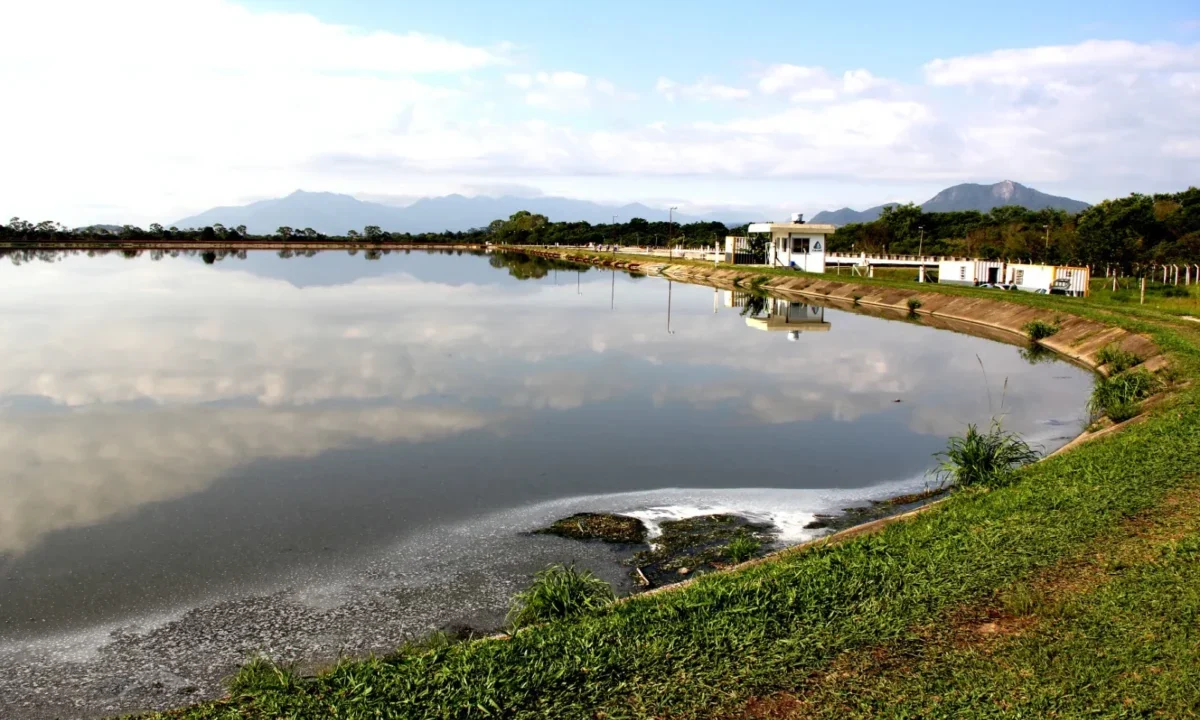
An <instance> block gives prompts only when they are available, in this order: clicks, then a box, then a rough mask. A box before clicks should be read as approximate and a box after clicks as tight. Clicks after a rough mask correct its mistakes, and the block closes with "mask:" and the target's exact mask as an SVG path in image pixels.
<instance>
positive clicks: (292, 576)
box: [0, 252, 1091, 708]
mask: <svg viewBox="0 0 1200 720" xmlns="http://www.w3.org/2000/svg"><path fill="white" fill-rule="evenodd" d="M498 265H500V267H497V266H498ZM502 265H503V263H502V262H500V261H499V260H497V259H495V258H489V257H486V256H477V255H470V254H465V255H443V254H425V253H416V252H414V253H412V254H401V253H395V254H391V255H387V256H383V257H382V258H380V259H377V260H367V259H365V258H364V257H363V256H362V255H361V254H360V255H358V256H354V257H351V256H348V255H347V254H345V253H333V252H327V253H321V254H318V255H317V256H316V257H310V258H304V257H297V258H290V259H282V258H279V257H277V256H276V255H275V254H274V253H266V252H251V253H250V254H249V256H248V257H247V258H246V259H244V260H238V259H235V258H229V259H225V260H223V261H220V262H218V263H216V264H215V265H206V264H204V263H203V262H202V261H201V260H200V259H199V258H189V257H179V258H171V257H167V258H163V259H161V260H158V261H155V260H152V259H151V258H150V257H148V256H142V257H138V258H133V259H126V258H123V257H121V256H119V255H108V256H103V257H94V258H89V257H86V256H80V255H76V256H70V257H66V258H63V259H60V260H58V261H57V262H41V261H37V262H28V263H24V264H21V265H20V266H17V265H13V264H10V263H7V262H5V263H4V264H3V265H0V342H2V343H3V347H4V348H5V352H4V354H3V356H2V357H0V498H3V499H2V500H0V661H2V660H3V654H4V653H9V657H20V658H21V662H22V663H34V664H36V663H42V666H43V667H53V665H54V663H66V662H77V663H85V662H89V661H90V660H89V659H90V658H91V659H94V657H95V653H101V656H102V654H103V653H104V651H105V650H104V649H105V647H106V646H110V645H114V644H119V643H117V639H120V642H122V643H127V644H128V643H132V642H134V640H130V638H134V639H135V640H136V641H137V642H138V643H140V645H138V647H139V648H140V650H138V651H139V652H144V653H147V656H146V657H147V660H146V661H147V662H150V660H151V659H154V658H156V657H158V659H159V660H161V661H162V663H160V664H164V666H169V667H170V669H171V672H172V673H174V676H178V677H182V678H184V679H186V680H187V681H188V682H191V683H193V685H196V686H198V687H199V688H201V693H202V694H203V693H208V692H210V690H209V681H210V679H211V678H210V677H209V676H211V675H212V674H213V673H216V672H218V671H219V670H222V668H218V669H217V670H212V668H209V669H208V671H207V672H208V673H209V675H205V674H204V673H203V672H199V671H197V672H198V673H199V674H198V675H196V676H195V677H193V676H191V675H188V673H189V672H190V671H191V670H190V666H189V663H191V664H192V665H195V664H196V663H198V662H200V660H199V659H197V658H195V657H191V656H189V655H188V654H187V653H186V652H185V651H182V650H181V651H178V652H176V651H172V652H174V653H175V654H170V653H167V651H166V650H164V649H163V648H161V647H158V646H155V644H154V641H155V638H157V637H158V635H156V634H155V633H162V632H166V631H164V630H163V628H164V627H173V628H177V627H178V626H180V625H181V624H186V623H188V622H200V621H201V620H203V618H201V616H202V615H203V611H202V610H195V609H196V608H201V609H203V608H218V607H225V610H226V612H227V613H230V614H231V616H233V617H236V618H237V622H240V623H242V624H253V623H254V622H256V621H255V620H254V617H257V616H254V615H253V614H245V613H249V612H250V611H247V610H245V609H244V605H238V604H237V603H238V602H244V601H245V599H246V598H251V597H253V598H259V599H262V598H268V599H269V600H262V602H266V603H268V605H269V606H270V607H269V610H266V611H264V612H269V613H272V615H271V616H272V617H282V616H287V613H294V614H296V616H297V617H300V616H303V620H302V621H297V622H296V624H295V627H284V628H282V629H279V630H278V631H277V632H276V631H272V632H271V633H264V634H262V635H261V636H257V635H256V636H254V637H251V638H249V639H246V638H241V639H236V642H233V641H231V643H232V645H235V646H236V648H235V649H234V650H230V651H229V652H230V653H242V654H243V655H244V654H245V653H246V652H247V650H248V649H250V648H256V647H257V648H259V649H265V650H268V651H271V652H275V651H279V652H284V651H285V650H286V652H287V653H291V655H292V656H294V657H297V658H304V657H306V656H314V655H315V656H327V657H330V656H333V655H335V654H336V653H337V652H342V651H350V652H353V651H361V650H370V649H386V647H387V646H388V644H389V643H393V644H394V643H395V642H397V641H398V640H397V638H399V637H402V636H404V635H406V634H411V633H419V632H425V631H427V630H428V629H430V628H433V627H437V626H439V625H442V624H445V623H447V622H468V623H474V624H483V625H487V624H489V623H495V622H498V621H499V619H500V618H501V617H502V614H503V609H504V605H505V603H506V602H507V599H508V597H509V596H510V595H511V594H512V592H514V591H515V590H516V589H518V588H519V587H521V586H523V585H524V584H525V583H526V582H527V581H528V577H529V575H530V574H531V573H532V572H533V571H535V570H536V569H539V568H540V567H542V566H544V565H546V564H548V563H550V562H556V561H572V560H574V561H577V562H579V563H581V564H584V565H587V566H589V567H592V568H594V569H596V570H597V571H598V572H600V573H601V574H602V575H603V576H605V577H606V578H608V579H610V580H612V581H614V582H617V583H623V582H627V580H626V578H625V572H624V570H623V569H622V568H621V567H620V566H619V565H617V564H616V562H615V560H616V557H615V556H614V555H613V554H612V553H611V551H610V550H608V549H606V548H603V547H597V546H591V545H583V544H578V543H572V542H570V541H566V540H561V539H558V538H552V537H530V536H528V535H526V534H525V533H526V532H527V531H530V530H533V529H535V528H537V527H539V526H540V525H544V524H545V523H546V522H548V521H550V520H553V519H554V518H556V517H560V516H562V515H565V514H568V513H570V512H574V511H576V510H616V511H623V512H634V513H637V514H639V515H640V516H642V517H644V518H646V519H648V520H651V521H653V520H654V519H656V518H664V517H678V516H684V515H689V514H699V513H703V512H707V511H712V510H714V509H719V510H728V511H734V512H741V513H744V514H748V515H751V516H754V517H756V518H761V519H765V520H769V521H771V522H774V523H775V524H776V525H777V527H778V528H779V530H780V535H781V538H782V540H784V541H796V540H800V539H804V538H805V537H808V536H809V535H810V534H811V533H812V532H813V531H807V530H804V529H803V526H804V524H806V523H807V522H808V521H809V520H811V519H812V515H813V513H815V512H821V511H829V510H836V509H838V508H841V507H844V506H846V505H847V504H849V503H852V502H861V501H862V500H863V499H866V498H875V497H884V496H887V495H890V494H895V493H896V492H900V491H904V490H910V489H915V488H920V487H923V486H924V485H925V484H926V483H927V482H928V479H927V478H926V477H924V473H925V472H926V471H927V470H928V469H929V468H930V467H931V466H932V465H933V463H934V461H933V459H932V457H931V455H932V453H934V452H935V451H937V450H939V449H941V448H942V447H943V446H944V445H945V439H946V437H947V436H949V435H951V434H954V433H957V432H960V431H961V430H962V427H963V425H964V424H965V423H967V422H987V420H988V418H989V417H990V416H991V415H992V414H995V413H998V412H1000V411H1001V407H1002V408H1003V412H1004V413H1006V420H1005V422H1006V425H1007V426H1008V427H1009V428H1010V429H1014V430H1017V431H1020V432H1022V433H1025V434H1027V435H1028V436H1029V437H1031V438H1032V439H1034V440H1036V441H1038V442H1040V443H1042V444H1044V445H1045V446H1046V447H1047V449H1052V448H1054V447H1057V446H1058V445H1061V444H1063V443H1064V442H1065V441H1066V440H1067V439H1069V438H1070V437H1072V436H1074V435H1075V434H1076V433H1077V432H1078V430H1079V426H1080V423H1081V416H1082V408H1083V405H1084V402H1085V399H1086V396H1087V393H1088V391H1089V389H1090V385H1091V378H1090V376H1089V374H1088V373H1086V372H1084V371H1082V370H1080V369H1078V368H1076V367H1073V366H1071V365H1069V364H1065V363H1062V362H1057V361H1051V362H1042V363H1036V364H1035V363H1031V362H1029V361H1028V360H1027V359H1026V358H1025V357H1023V355H1022V353H1021V351H1020V348H1017V347H1013V346H1009V345H1004V344H999V343H996V342H992V341H988V340H984V339H980V338H976V337H971V336H967V335H961V334H956V333H951V332H947V331H943V330H935V329H931V328H928V327H923V326H922V325H921V324H920V323H913V322H904V321H900V320H886V319H880V318H875V317H867V316H863V315H858V314H854V313H851V312H845V311H839V310H835V309H827V308H817V307H810V306H809V305H806V304H804V303H787V302H774V301H768V302H767V303H766V306H765V307H762V308H760V307H757V306H752V307H751V308H749V309H746V308H744V307H740V306H739V305H743V304H744V300H745V298H744V297H743V296H733V295H731V294H729V293H724V292H718V291H714V290H713V289H711V288H704V287H698V286H690V285H681V284H678V283H668V282H666V281H664V280H662V279H658V278H637V277H631V276H629V275H626V274H622V273H615V274H614V273H611V272H608V271H601V270H596V269H592V270H590V271H585V272H581V273H577V272H575V271H573V270H567V269H560V270H552V269H551V270H547V269H546V268H544V267H538V266H537V265H535V264H529V263H516V264H514V263H512V262H511V260H510V262H509V266H508V267H504V266H502ZM751 304H752V305H753V302H752V303H751ZM668 313H669V314H668ZM897 401H899V402H897ZM222 603H225V604H226V605H225V606H222ZM271 603H274V605H271ZM284 606H286V607H287V608H288V609H287V610H286V611H284V610H280V609H279V608H280V607H284ZM230 608H233V609H230ZM238 608H241V609H240V610H239V609H238ZM189 609H193V610H192V614H190V615H186V616H185V615H184V613H185V612H186V611H188V610H189ZM239 612H240V613H243V614H242V615H238V613H239ZM255 612H257V610H256V611H255ZM385 616H386V620H385V619H383V618H384V617H385ZM180 618H183V620H180ZM197 618H200V619H197ZM204 621H205V622H209V620H204ZM172 623H174V625H172ZM218 624H219V623H218ZM364 626H373V630H372V632H371V634H370V635H369V636H367V637H364V636H363V634H362V628H363V627H364ZM202 627H209V626H207V625H203V626H202ZM130 647H131V646H128V645H126V646H121V648H120V652H119V653H118V652H117V651H116V650H111V652H113V653H114V656H115V655H116V654H120V656H121V657H126V656H128V655H129V654H130V653H133V652H134V650H131V649H130ZM206 652H209V653H211V652H215V650H213V649H212V648H209V649H208V650H207V651H206ZM155 653H159V654H160V655H162V657H159V656H157V655H155ZM164 653H166V654H165V655H164ZM225 657H226V659H228V660H230V661H231V662H236V659H237V658H236V657H234V655H231V654H230V655H227V656H225ZM164 658H166V659H164ZM219 664H220V663H218V665H219ZM48 672H49V671H48ZM160 685H161V682H160ZM189 687H190V686H189ZM119 690H120V688H116V689H113V690H112V693H110V694H113V695H114V697H117V693H118V691H119ZM89 692H92V691H90V690H89ZM134 697H135V699H134V700H130V703H131V704H132V705H130V703H126V704H122V702H121V701H119V700H112V701H111V702H108V700H109V699H106V697H105V696H104V695H103V692H101V691H100V690H95V692H94V693H93V694H92V695H89V696H88V697H87V699H86V700H84V701H80V702H79V703H76V706H78V705H80V703H83V704H90V703H93V702H95V703H102V701H103V702H106V703H108V704H103V705H97V707H109V708H122V707H126V706H145V705H146V703H147V702H148V701H146V700H145V699H144V698H141V697H140V696H134ZM186 699H187V698H184V700H186ZM155 702H157V701H155ZM163 702H167V701H163ZM174 702H182V700H179V699H178V698H176V699H175V700H174ZM152 704H153V703H152ZM167 704H170V703H169V702H167Z"/></svg>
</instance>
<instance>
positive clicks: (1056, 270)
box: [1004, 263, 1091, 296]
mask: <svg viewBox="0 0 1200 720" xmlns="http://www.w3.org/2000/svg"><path fill="white" fill-rule="evenodd" d="M1090 281H1091V271H1090V270H1088V269H1087V268H1085V267H1073V266H1069V265H1033V264H1026V263H1012V264H1010V265H1009V266H1008V267H1007V268H1005V272H1004V284H1005V285H1009V286H1011V287H1014V288H1016V289H1017V290H1024V291H1025V292H1036V293H1043V294H1047V293H1051V292H1054V293H1063V294H1065V295H1082V296H1086V295H1087V294H1088V285H1089V284H1090Z"/></svg>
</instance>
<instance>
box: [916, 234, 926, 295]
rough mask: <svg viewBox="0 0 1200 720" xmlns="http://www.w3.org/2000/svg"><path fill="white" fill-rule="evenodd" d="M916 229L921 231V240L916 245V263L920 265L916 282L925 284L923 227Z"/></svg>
mask: <svg viewBox="0 0 1200 720" xmlns="http://www.w3.org/2000/svg"><path fill="white" fill-rule="evenodd" d="M917 229H918V230H920V231H921V239H920V240H919V241H918V243H917V262H919V263H921V264H920V265H919V266H918V267H919V268H920V270H919V271H918V272H917V276H918V278H917V281H918V282H925V226H924V225H918V226H917Z"/></svg>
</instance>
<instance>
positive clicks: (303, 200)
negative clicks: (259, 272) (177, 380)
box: [174, 190, 761, 235]
mask: <svg viewBox="0 0 1200 720" xmlns="http://www.w3.org/2000/svg"><path fill="white" fill-rule="evenodd" d="M521 210H528V211H529V212H532V213H536V214H541V215H545V216H546V217H548V218H550V220H552V221H560V220H561V221H569V222H578V221H587V222H590V223H592V224H607V223H610V222H612V218H613V216H614V215H615V216H617V217H618V219H620V220H621V221H624V222H627V221H628V220H629V219H631V218H632V217H642V218H644V219H647V220H666V219H667V217H668V212H667V209H666V208H651V207H647V206H646V205H642V204H640V203H631V204H628V205H622V206H620V207H617V206H610V205H602V204H600V203H595V202H591V201H588V200H575V199H572V198H564V197H552V196H538V197H514V196H511V195H505V196H502V197H488V196H483V195H479V196H475V197H467V196H464V195H459V194H454V195H446V196H442V197H428V198H421V199H419V200H417V201H415V202H413V203H412V204H411V205H407V206H396V205H385V204H382V203H377V202H368V201H364V200H359V199H357V198H355V197H353V196H351V195H342V194H339V193H331V192H312V191H308V190H296V191H294V192H292V193H291V194H290V195H287V196H286V197H283V198H276V199H271V200H262V201H259V202H254V203H250V204H248V205H240V206H236V207H219V208H213V209H211V210H206V211H205V212H202V213H200V214H198V215H193V216H192V217H188V218H184V219H182V220H179V221H178V222H176V223H174V225H176V226H177V227H181V228H199V227H205V226H209V225H213V224H215V223H221V224H222V225H225V226H226V227H236V226H238V225H245V226H246V229H247V230H248V231H249V232H251V233H256V234H259V233H262V234H266V233H273V232H275V230H276V229H277V228H279V227H281V226H284V225H286V226H289V227H299V228H312V229H314V230H316V231H317V232H320V233H324V234H326V235H334V234H341V233H344V232H346V231H347V230H351V229H354V230H362V229H363V228H364V227H366V226H368V225H377V226H379V227H380V228H382V229H383V230H386V231H388V232H410V233H423V232H443V231H446V230H450V231H462V230H469V229H471V228H479V227H486V226H487V225H488V224H489V223H491V222H492V221H493V220H498V219H505V218H508V217H510V216H512V215H513V213H516V212H519V211H521ZM758 215H761V213H758V212H755V213H749V212H746V211H735V210H731V211H727V212H715V213H707V214H705V215H702V216H699V217H688V216H683V215H680V214H678V213H676V214H675V221H676V222H679V223H688V222H695V221H697V220H703V221H717V222H725V223H728V224H732V225H738V224H741V223H744V222H752V221H753V220H754V219H756V217H755V216H758Z"/></svg>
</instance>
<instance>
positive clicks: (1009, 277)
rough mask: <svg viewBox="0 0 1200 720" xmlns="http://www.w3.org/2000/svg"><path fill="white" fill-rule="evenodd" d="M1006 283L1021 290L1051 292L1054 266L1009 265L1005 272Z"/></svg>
mask: <svg viewBox="0 0 1200 720" xmlns="http://www.w3.org/2000/svg"><path fill="white" fill-rule="evenodd" d="M1004 275H1005V277H1004V279H1005V282H1006V283H1007V284H1009V285H1016V286H1017V287H1018V288H1019V289H1021V290H1045V291H1046V292H1050V286H1051V284H1052V283H1053V282H1054V266H1053V265H1020V264H1013V265H1009V266H1008V269H1007V271H1006V272H1005V274H1004Z"/></svg>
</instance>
